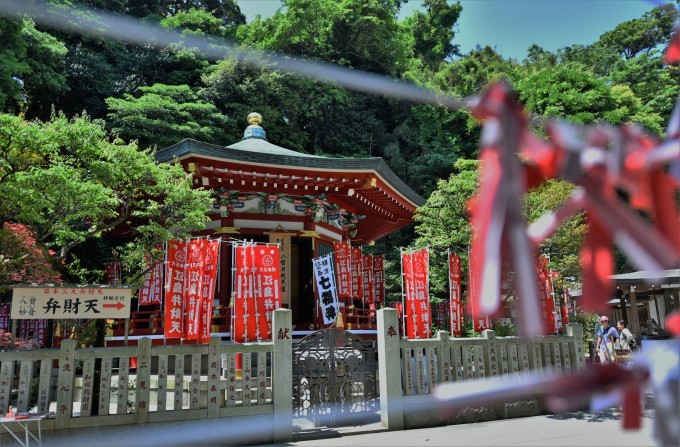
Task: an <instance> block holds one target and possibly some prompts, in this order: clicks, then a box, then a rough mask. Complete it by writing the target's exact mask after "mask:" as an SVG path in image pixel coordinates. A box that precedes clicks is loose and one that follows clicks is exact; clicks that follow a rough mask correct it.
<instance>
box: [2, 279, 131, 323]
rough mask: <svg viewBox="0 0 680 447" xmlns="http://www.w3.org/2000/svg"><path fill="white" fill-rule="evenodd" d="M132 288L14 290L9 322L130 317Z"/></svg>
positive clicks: (26, 288) (38, 288) (24, 288)
mask: <svg viewBox="0 0 680 447" xmlns="http://www.w3.org/2000/svg"><path fill="white" fill-rule="evenodd" d="M131 298H132V289H114V288H101V287H17V288H15V289H14V292H13V294H12V313H11V318H12V319H15V320H16V319H43V318H46V319H59V320H61V319H69V318H130V301H131Z"/></svg>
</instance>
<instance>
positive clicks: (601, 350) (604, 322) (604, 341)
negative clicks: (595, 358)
mask: <svg viewBox="0 0 680 447" xmlns="http://www.w3.org/2000/svg"><path fill="white" fill-rule="evenodd" d="M618 341H619V333H618V332H617V331H616V328H614V327H613V326H609V317H608V316H606V315H602V316H601V317H600V329H599V330H598V332H597V346H596V347H597V353H598V355H599V356H600V363H602V364H604V363H610V362H613V361H614V342H617V343H618Z"/></svg>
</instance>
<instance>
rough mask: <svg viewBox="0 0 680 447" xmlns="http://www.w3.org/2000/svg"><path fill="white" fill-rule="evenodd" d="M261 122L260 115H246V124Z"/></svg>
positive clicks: (255, 113) (253, 113) (254, 113)
mask: <svg viewBox="0 0 680 447" xmlns="http://www.w3.org/2000/svg"><path fill="white" fill-rule="evenodd" d="M261 122H262V115H260V114H259V113H257V112H252V113H250V114H248V124H256V125H257V124H260V123H261Z"/></svg>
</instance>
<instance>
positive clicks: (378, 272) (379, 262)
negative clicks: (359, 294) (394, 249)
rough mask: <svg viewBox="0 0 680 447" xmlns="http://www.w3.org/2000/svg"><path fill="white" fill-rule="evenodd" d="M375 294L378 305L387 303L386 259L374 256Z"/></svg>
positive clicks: (381, 256)
mask: <svg viewBox="0 0 680 447" xmlns="http://www.w3.org/2000/svg"><path fill="white" fill-rule="evenodd" d="M373 291H374V292H373V293H374V296H375V303H376V305H378V306H379V305H380V304H382V303H384V302H385V257H384V256H383V255H376V256H373Z"/></svg>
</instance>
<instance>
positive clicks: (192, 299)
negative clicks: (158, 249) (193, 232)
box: [183, 239, 204, 340]
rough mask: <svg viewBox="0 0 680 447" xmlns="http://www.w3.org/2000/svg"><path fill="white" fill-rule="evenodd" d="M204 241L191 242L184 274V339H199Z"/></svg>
mask: <svg viewBox="0 0 680 447" xmlns="http://www.w3.org/2000/svg"><path fill="white" fill-rule="evenodd" d="M203 242H204V241H203V239H192V240H190V241H189V247H188V252H187V253H188V257H187V263H186V270H185V274H184V310H185V314H184V331H183V332H184V337H183V338H185V339H187V340H197V339H198V320H199V309H201V306H202V305H203V297H202V295H201V280H202V279H203V262H204V255H203Z"/></svg>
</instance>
